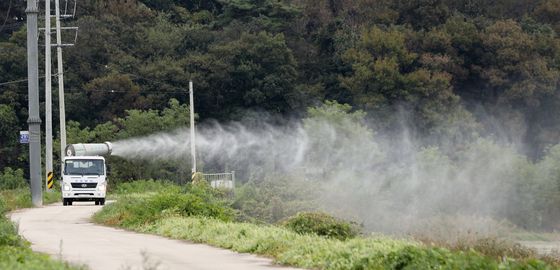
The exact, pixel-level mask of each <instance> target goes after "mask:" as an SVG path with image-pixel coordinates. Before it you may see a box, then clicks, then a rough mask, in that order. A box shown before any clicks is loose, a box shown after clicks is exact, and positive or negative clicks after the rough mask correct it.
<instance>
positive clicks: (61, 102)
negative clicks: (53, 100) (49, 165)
mask: <svg viewBox="0 0 560 270" xmlns="http://www.w3.org/2000/svg"><path fill="white" fill-rule="evenodd" d="M47 1H49V0H47ZM59 2H60V0H55V2H54V3H55V10H56V13H55V14H56V43H57V47H56V53H57V64H58V68H57V71H58V105H59V111H60V160H61V161H62V159H63V158H64V156H65V153H64V149H65V148H66V111H65V106H64V70H63V68H62V33H61V28H60V3H59Z"/></svg>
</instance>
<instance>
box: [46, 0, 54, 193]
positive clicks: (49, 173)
mask: <svg viewBox="0 0 560 270" xmlns="http://www.w3.org/2000/svg"><path fill="white" fill-rule="evenodd" d="M52 143H53V141H52V82H51V0H45V189H46V191H52V190H51V188H52V186H50V185H49V184H50V183H52V181H51V182H50V183H49V178H51V179H52V177H53V152H52V148H53V147H52Z"/></svg>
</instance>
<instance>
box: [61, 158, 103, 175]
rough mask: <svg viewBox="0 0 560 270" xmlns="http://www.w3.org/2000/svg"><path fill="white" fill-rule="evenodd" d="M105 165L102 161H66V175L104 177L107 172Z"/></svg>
mask: <svg viewBox="0 0 560 270" xmlns="http://www.w3.org/2000/svg"><path fill="white" fill-rule="evenodd" d="M103 163H104V162H103V160H101V159H80V160H76V159H75V160H66V162H65V163H64V174H66V175H102V174H103V173H104V171H105V170H104V166H103Z"/></svg>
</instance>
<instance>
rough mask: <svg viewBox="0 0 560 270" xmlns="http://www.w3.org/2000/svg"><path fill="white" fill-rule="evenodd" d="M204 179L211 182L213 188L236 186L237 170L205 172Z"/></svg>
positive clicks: (231, 187)
mask: <svg viewBox="0 0 560 270" xmlns="http://www.w3.org/2000/svg"><path fill="white" fill-rule="evenodd" d="M202 175H203V176H204V179H206V181H208V182H209V183H210V185H211V186H212V187H213V188H225V189H232V190H233V189H234V188H235V171H232V172H229V173H204V174H202Z"/></svg>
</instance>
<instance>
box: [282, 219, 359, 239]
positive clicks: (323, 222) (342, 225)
mask: <svg viewBox="0 0 560 270" xmlns="http://www.w3.org/2000/svg"><path fill="white" fill-rule="evenodd" d="M283 225H284V226H285V227H287V228H289V229H291V230H293V231H294V232H297V233H299V234H310V233H312V234H316V235H319V236H326V237H329V238H335V239H339V240H346V239H348V238H352V237H355V236H356V235H358V233H359V230H358V226H357V225H356V224H355V223H352V222H347V221H344V220H341V219H338V218H335V217H333V216H330V215H328V214H325V213H312V212H307V213H298V214H297V215H295V216H293V217H291V218H288V219H287V220H286V221H284V222H283Z"/></svg>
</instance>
